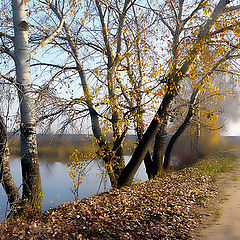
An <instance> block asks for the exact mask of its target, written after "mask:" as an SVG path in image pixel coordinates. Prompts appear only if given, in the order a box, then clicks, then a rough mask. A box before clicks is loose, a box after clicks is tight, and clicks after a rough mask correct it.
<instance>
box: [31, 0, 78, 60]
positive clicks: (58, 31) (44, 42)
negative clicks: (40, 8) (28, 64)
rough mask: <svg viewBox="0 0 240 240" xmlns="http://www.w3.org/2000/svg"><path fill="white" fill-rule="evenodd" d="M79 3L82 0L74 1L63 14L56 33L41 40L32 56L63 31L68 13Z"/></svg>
mask: <svg viewBox="0 0 240 240" xmlns="http://www.w3.org/2000/svg"><path fill="white" fill-rule="evenodd" d="M40 2H42V3H44V4H46V3H45V2H43V1H40ZM78 4H80V2H78V3H74V4H73V5H72V6H71V7H70V8H69V9H68V11H67V12H66V13H65V14H64V15H63V16H62V19H61V21H60V24H59V26H58V28H57V29H56V31H55V32H54V33H52V34H51V35H50V36H49V37H47V38H46V39H45V40H44V41H43V42H41V43H40V44H39V45H38V46H37V47H36V48H34V49H33V50H32V51H31V53H30V58H32V57H33V56H34V55H35V54H36V53H37V52H38V51H39V50H40V49H41V48H42V47H43V46H44V45H46V44H48V43H49V42H51V41H52V40H53V39H54V38H55V37H56V36H57V35H58V34H59V33H60V32H61V31H62V28H63V26H64V23H65V19H66V17H67V16H68V14H69V13H70V12H71V11H72V9H73V8H74V7H75V6H77V5H78Z"/></svg>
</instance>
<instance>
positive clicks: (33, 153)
mask: <svg viewBox="0 0 240 240" xmlns="http://www.w3.org/2000/svg"><path fill="white" fill-rule="evenodd" d="M28 3H29V1H28V0H12V8H13V23H14V47H15V51H14V52H15V66H16V78H17V83H18V87H19V90H18V95H19V104H20V114H21V126H20V130H21V165H22V181H23V197H22V198H23V200H25V201H27V202H29V203H30V205H31V207H32V208H33V210H34V212H35V210H37V211H38V210H41V206H42V189H41V178H40V171H39V163H38V158H37V139H36V119H35V102H34V99H33V89H32V80H31V73H30V55H29V48H28V23H27V9H28Z"/></svg>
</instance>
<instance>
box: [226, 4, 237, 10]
mask: <svg viewBox="0 0 240 240" xmlns="http://www.w3.org/2000/svg"><path fill="white" fill-rule="evenodd" d="M239 9H240V4H239V5H236V6H231V7H227V8H226V9H225V11H226V12H230V11H236V10H239Z"/></svg>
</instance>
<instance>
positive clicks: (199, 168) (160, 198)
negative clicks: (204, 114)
mask: <svg viewBox="0 0 240 240" xmlns="http://www.w3.org/2000/svg"><path fill="white" fill-rule="evenodd" d="M233 159H234V158H233V157H230V156H228V155H221V156H218V157H210V158H208V159H205V160H202V161H201V162H200V163H198V164H196V165H194V166H193V167H191V168H187V169H183V170H181V171H173V172H169V173H167V174H166V175H165V176H162V177H160V178H158V179H155V180H151V181H147V182H144V183H141V184H137V185H135V186H133V187H130V188H123V189H121V190H116V189H114V190H111V191H109V192H104V193H102V194H100V195H97V196H94V197H91V198H87V199H83V200H80V201H76V202H70V203H67V204H65V205H62V206H59V207H57V208H56V209H53V210H50V211H47V212H45V213H43V214H42V216H41V217H39V218H36V219H29V220H25V221H23V220H22V219H19V220H16V221H11V222H8V223H4V224H2V225H1V227H0V237H1V239H86V238H88V239H190V238H191V236H192V235H193V232H194V231H195V229H196V228H197V226H199V224H201V222H202V218H203V215H202V214H200V213H201V209H203V210H205V211H206V209H207V208H206V206H207V205H208V204H209V203H210V202H213V201H215V199H217V196H218V193H219V187H218V185H217V184H216V181H217V177H218V176H219V174H222V173H223V174H225V173H226V172H228V171H230V170H231V169H233V166H234V161H233Z"/></svg>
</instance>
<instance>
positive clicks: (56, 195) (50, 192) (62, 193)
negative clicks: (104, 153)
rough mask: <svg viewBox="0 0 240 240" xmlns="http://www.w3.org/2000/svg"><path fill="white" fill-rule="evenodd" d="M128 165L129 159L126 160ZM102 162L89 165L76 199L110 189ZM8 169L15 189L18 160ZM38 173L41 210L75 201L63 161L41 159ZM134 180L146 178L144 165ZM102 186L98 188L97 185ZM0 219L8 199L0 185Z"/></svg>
mask: <svg viewBox="0 0 240 240" xmlns="http://www.w3.org/2000/svg"><path fill="white" fill-rule="evenodd" d="M125 159H126V162H128V160H129V157H128V156H126V157H125ZM103 166H104V165H103V163H102V162H101V161H100V160H96V161H93V162H91V163H90V164H89V166H88V171H87V173H86V175H85V176H84V178H83V180H82V183H81V185H80V188H79V199H82V198H86V197H89V196H92V195H94V194H96V193H99V192H102V191H105V190H108V189H110V182H109V180H108V178H104V179H103V175H102V172H103ZM10 167H11V171H12V175H13V178H14V181H15V183H16V185H17V186H20V185H21V170H20V160H19V159H12V160H11V161H10ZM40 171H41V179H42V188H43V194H44V196H43V210H47V209H50V208H54V207H56V206H57V205H60V204H63V203H64V202H69V201H73V200H74V195H73V193H72V189H73V186H72V183H71V179H70V177H69V175H68V172H69V169H68V167H67V164H66V163H64V162H57V161H56V162H54V161H46V160H44V159H42V160H41V159H40ZM136 179H139V180H142V181H145V180H147V176H146V173H145V169H144V166H143V164H142V165H141V166H140V169H139V171H138V172H137V174H136ZM100 183H101V185H100ZM0 202H1V205H0V219H3V216H4V214H5V212H6V205H7V198H6V195H5V192H4V190H3V187H2V186H0Z"/></svg>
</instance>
